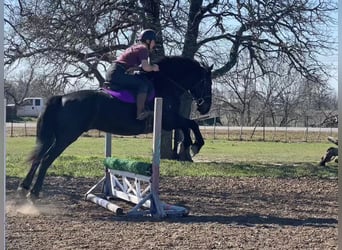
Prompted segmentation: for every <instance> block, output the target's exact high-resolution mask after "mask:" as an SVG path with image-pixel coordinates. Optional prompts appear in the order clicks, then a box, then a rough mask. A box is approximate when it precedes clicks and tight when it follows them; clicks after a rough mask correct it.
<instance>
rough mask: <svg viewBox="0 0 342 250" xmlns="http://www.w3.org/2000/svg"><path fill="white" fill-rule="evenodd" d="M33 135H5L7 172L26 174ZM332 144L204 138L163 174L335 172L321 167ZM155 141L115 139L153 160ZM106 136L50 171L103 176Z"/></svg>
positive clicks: (129, 154)
mask: <svg viewBox="0 0 342 250" xmlns="http://www.w3.org/2000/svg"><path fill="white" fill-rule="evenodd" d="M34 140H35V139H34V138H32V137H24V138H22V137H14V138H7V153H6V172H7V176H16V177H21V178H22V177H24V175H26V173H27V171H28V169H29V164H28V163H27V162H26V159H27V157H28V155H29V153H30V151H31V150H32V149H33V147H34ZM330 146H331V144H329V143H276V142H231V141H226V140H212V141H206V144H205V146H204V147H203V149H202V151H201V153H200V154H199V155H198V156H196V157H195V158H194V161H195V162H194V163H189V162H177V161H171V160H162V161H161V166H160V173H161V175H163V176H231V177H255V176H259V177H261V176H262V177H277V178H299V177H319V178H326V177H329V178H330V177H337V166H336V163H329V164H328V166H327V167H321V166H318V162H319V160H320V157H321V155H323V154H324V153H325V151H326V149H327V148H328V147H330ZM151 148H152V140H151V139H146V138H113V140H112V154H113V156H115V157H118V158H122V159H128V160H136V161H141V162H146V163H150V162H151V158H152V156H151V154H152V149H151ZM104 158H105V157H104V139H103V138H87V137H82V138H80V139H79V140H78V141H77V142H75V143H74V144H72V145H71V146H70V147H69V148H68V149H67V150H66V151H65V152H64V153H63V154H62V155H61V156H60V157H59V158H58V159H57V160H56V161H55V162H54V164H53V166H52V167H51V168H50V169H49V170H48V175H59V176H72V177H101V176H103V160H104Z"/></svg>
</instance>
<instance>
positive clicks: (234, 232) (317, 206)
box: [6, 177, 338, 250]
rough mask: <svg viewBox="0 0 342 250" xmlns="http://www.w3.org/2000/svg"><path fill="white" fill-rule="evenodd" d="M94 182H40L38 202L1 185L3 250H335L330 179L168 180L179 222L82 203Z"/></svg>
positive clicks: (12, 182) (166, 189) (166, 191)
mask: <svg viewBox="0 0 342 250" xmlns="http://www.w3.org/2000/svg"><path fill="white" fill-rule="evenodd" d="M96 182H97V180H95V179H86V178H77V179H75V178H66V177H47V178H46V181H45V185H44V187H43V188H44V192H43V195H42V198H41V199H40V200H39V201H38V202H37V203H36V204H35V205H29V204H27V203H26V202H23V201H22V200H20V199H18V198H17V197H16V188H17V186H18V183H19V180H18V179H15V178H7V192H6V193H7V203H6V209H7V229H6V245H7V249H25V250H28V249H35V250H38V249H73V250H74V249H125V250H126V249H182V250H183V249H337V210H338V202H337V191H338V185H337V179H305V178H304V179H273V178H193V177H187V178H183V177H182V178H181V177H177V178H171V177H164V178H162V179H161V180H160V186H161V199H162V200H163V201H166V202H167V203H170V204H183V205H184V206H187V207H190V208H191V212H190V215H189V216H187V217H182V218H166V219H163V220H158V219H155V218H150V217H143V218H128V217H125V216H123V217H118V216H114V215H113V214H112V213H111V212H109V211H107V210H105V209H104V208H102V207H99V206H97V205H95V204H93V203H90V202H87V201H85V200H84V198H83V195H84V193H85V192H86V191H87V190H88V189H89V188H90V187H91V186H93V185H94V184H95V183H96Z"/></svg>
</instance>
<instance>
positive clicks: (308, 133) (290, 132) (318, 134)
mask: <svg viewBox="0 0 342 250" xmlns="http://www.w3.org/2000/svg"><path fill="white" fill-rule="evenodd" d="M200 129H201V132H202V135H203V137H204V139H213V140H214V139H221V140H222V139H223V140H228V141H265V142H266V141H270V142H326V141H327V137H328V136H331V137H335V138H337V137H338V129H337V128H316V127H315V128H312V127H229V126H200ZM36 133H37V132H36V124H35V123H32V122H25V123H6V134H7V136H8V137H26V136H36ZM105 134H106V133H105V132H101V131H98V130H90V131H88V132H86V133H84V134H83V136H86V137H105ZM113 136H114V137H115V136H116V135H113ZM116 137H123V136H116ZM135 137H138V138H152V134H144V135H139V136H135Z"/></svg>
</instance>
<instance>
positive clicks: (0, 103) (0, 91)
mask: <svg viewBox="0 0 342 250" xmlns="http://www.w3.org/2000/svg"><path fill="white" fill-rule="evenodd" d="M0 16H1V20H2V21H1V28H0V34H1V37H2V38H4V37H3V36H4V23H3V20H4V1H3V0H0ZM2 40H3V39H2ZM0 53H1V55H2V56H1V63H0V64H1V67H0V68H1V69H0V79H1V80H0V81H1V87H0V123H1V125H0V127H1V131H0V140H1V142H0V155H1V156H0V161H1V163H0V164H1V165H0V166H1V167H0V178H1V184H0V185H1V186H0V202H1V205H0V206H1V209H0V250H5V249H6V243H5V242H6V237H5V231H6V142H5V141H6V123H5V121H6V118H5V115H6V114H5V107H6V104H5V103H6V102H5V93H4V91H5V88H4V85H5V83H4V56H3V55H4V44H3V43H1V45H0Z"/></svg>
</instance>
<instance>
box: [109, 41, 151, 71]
mask: <svg viewBox="0 0 342 250" xmlns="http://www.w3.org/2000/svg"><path fill="white" fill-rule="evenodd" d="M148 54H149V51H148V49H147V48H146V47H145V46H144V45H143V44H134V45H132V46H131V47H129V48H127V49H126V50H125V51H124V52H123V53H122V54H121V55H120V56H119V58H118V59H117V60H115V62H118V63H122V64H125V65H126V67H127V68H131V67H137V66H139V65H140V64H141V61H142V60H147V59H148Z"/></svg>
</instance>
